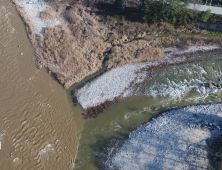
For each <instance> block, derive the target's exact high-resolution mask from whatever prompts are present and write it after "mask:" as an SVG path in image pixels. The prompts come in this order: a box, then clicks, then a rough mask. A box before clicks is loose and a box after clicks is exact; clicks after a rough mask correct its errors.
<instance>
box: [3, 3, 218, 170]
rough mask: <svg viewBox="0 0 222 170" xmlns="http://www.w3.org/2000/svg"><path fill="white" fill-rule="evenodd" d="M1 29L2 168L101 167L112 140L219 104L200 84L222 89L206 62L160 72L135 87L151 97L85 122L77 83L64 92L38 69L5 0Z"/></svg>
mask: <svg viewBox="0 0 222 170" xmlns="http://www.w3.org/2000/svg"><path fill="white" fill-rule="evenodd" d="M0 29H1V32H0V59H1V62H0V72H1V74H0V76H1V77H0V94H1V95H0V134H1V135H0V141H1V149H0V167H1V169H3V170H8V169H16V170H18V169H47V170H50V169H53V170H56V169H72V167H73V166H75V168H74V169H77V170H85V169H86V170H98V169H103V164H102V162H103V160H104V159H106V156H107V153H106V151H107V150H106V148H107V147H109V146H110V145H111V144H112V141H115V139H116V138H122V139H124V138H125V137H127V134H128V133H129V132H130V131H131V130H133V129H134V128H135V127H137V126H138V125H140V124H142V123H144V122H147V121H148V120H149V119H150V118H151V117H152V116H154V115H156V114H158V113H160V112H163V111H166V110H169V109H172V108H179V107H183V106H186V105H196V104H201V103H212V102H215V103H217V102H221V98H222V93H221V91H220V90H217V89H202V88H201V84H202V83H207V82H217V83H222V82H221V81H219V78H222V67H221V65H222V61H219V60H208V61H202V62H194V63H190V64H189V63H187V64H184V65H180V66H167V67H165V68H162V69H158V70H155V71H154V73H152V74H155V75H156V76H155V78H154V79H152V80H151V81H145V82H143V83H142V84H140V85H137V86H136V88H135V94H139V93H143V94H146V95H144V96H143V97H131V98H127V99H123V100H122V101H121V102H120V103H116V104H114V105H112V106H110V107H109V108H108V109H106V110H105V111H104V113H103V114H100V115H99V116H98V117H97V118H96V119H89V120H84V119H83V118H82V115H81V113H83V112H85V111H83V110H82V109H81V107H80V106H79V105H78V106H76V107H74V106H73V104H72V100H71V98H70V91H71V90H72V89H73V88H75V87H76V86H77V85H74V86H73V87H72V88H71V89H70V90H68V91H65V90H64V88H63V87H62V86H61V85H60V84H59V83H58V82H57V81H56V80H55V79H54V78H53V77H52V76H50V75H49V74H48V73H47V71H46V70H44V69H40V70H39V69H37V68H36V65H35V56H34V53H33V49H32V47H31V44H30V42H29V40H28V38H27V35H26V31H25V28H24V24H23V22H22V21H21V19H20V17H19V15H18V13H17V12H16V10H15V7H14V6H13V4H12V3H10V2H9V0H8V1H5V0H0ZM215 54H217V55H218V54H219V53H215ZM84 81H85V80H84ZM83 127H84V128H83ZM77 152H78V156H77V158H76V159H75V157H76V155H77Z"/></svg>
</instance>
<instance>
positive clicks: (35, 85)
mask: <svg viewBox="0 0 222 170" xmlns="http://www.w3.org/2000/svg"><path fill="white" fill-rule="evenodd" d="M20 53H23V55H20ZM0 73H1V74H0V141H1V150H0V169H1V170H9V169H16V170H19V169H23V170H25V169H27V170H30V169H47V170H50V169H53V170H56V169H64V170H65V169H71V168H72V164H73V160H74V158H75V156H76V148H77V145H78V139H79V137H80V131H81V129H82V125H83V124H84V121H85V120H83V119H82V116H81V115H80V112H81V109H80V108H76V109H75V112H73V111H72V110H71V107H70V106H71V105H70V103H69V100H68V99H67V95H66V91H65V90H64V88H63V87H62V86H61V85H60V84H59V83H58V82H57V81H56V80H54V79H53V78H52V77H51V76H50V75H49V74H48V73H47V71H46V70H44V69H41V70H38V69H37V68H36V65H35V56H34V54H33V49H32V47H31V44H30V42H29V40H28V38H27V34H26V31H25V28H24V24H23V22H22V21H21V19H20V17H19V15H18V13H17V11H16V9H15V7H14V6H13V4H12V3H11V2H10V1H9V0H0Z"/></svg>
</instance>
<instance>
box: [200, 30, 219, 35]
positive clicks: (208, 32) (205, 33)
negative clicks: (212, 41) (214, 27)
mask: <svg viewBox="0 0 222 170" xmlns="http://www.w3.org/2000/svg"><path fill="white" fill-rule="evenodd" d="M203 34H204V35H214V36H222V33H221V32H218V31H206V32H204V33H203Z"/></svg>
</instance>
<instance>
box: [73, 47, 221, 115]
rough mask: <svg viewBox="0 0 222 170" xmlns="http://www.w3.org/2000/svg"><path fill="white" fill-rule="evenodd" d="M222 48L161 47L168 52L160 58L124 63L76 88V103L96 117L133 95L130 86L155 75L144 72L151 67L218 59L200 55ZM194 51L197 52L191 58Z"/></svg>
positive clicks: (149, 70)
mask: <svg viewBox="0 0 222 170" xmlns="http://www.w3.org/2000/svg"><path fill="white" fill-rule="evenodd" d="M221 50H222V49H221V48H220V47H213V46H212V47H189V48H188V49H187V50H183V51H181V50H178V48H166V49H163V51H164V52H165V53H166V54H167V55H166V56H165V57H163V58H162V59H161V60H160V61H156V62H150V63H141V64H136V65H124V66H122V67H118V68H115V69H112V70H110V71H108V72H106V73H105V74H102V75H101V76H99V77H96V79H94V80H93V81H90V82H89V83H88V84H86V85H85V86H84V87H82V88H80V89H78V92H76V94H74V95H76V98H77V100H78V102H79V103H80V105H81V106H82V107H83V108H84V109H89V110H88V113H87V115H85V118H95V117H97V114H99V113H100V112H103V110H104V109H105V108H107V107H108V106H109V105H112V104H113V103H115V102H118V101H119V100H120V99H122V98H125V97H129V96H133V94H132V91H133V90H132V89H133V88H134V86H135V85H136V84H139V83H142V82H143V81H144V80H149V79H152V78H154V76H153V75H151V76H147V73H148V72H152V71H153V69H158V68H162V67H164V66H169V65H180V64H184V63H192V62H195V61H202V60H207V59H216V58H217V59H221V54H219V55H218V56H214V57H212V56H210V57H206V58H205V57H202V56H201V54H203V53H210V52H211V53H212V52H213V51H221ZM194 54H198V55H197V56H195V57H193V56H194ZM134 95H135V94H134ZM137 95H138V94H137ZM140 95H143V94H140Z"/></svg>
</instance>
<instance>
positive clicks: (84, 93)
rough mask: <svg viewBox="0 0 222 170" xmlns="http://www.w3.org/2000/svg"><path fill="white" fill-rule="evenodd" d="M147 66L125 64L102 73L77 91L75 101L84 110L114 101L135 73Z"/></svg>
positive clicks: (143, 64)
mask: <svg viewBox="0 0 222 170" xmlns="http://www.w3.org/2000/svg"><path fill="white" fill-rule="evenodd" d="M146 65H147V64H146V63H142V64H127V65H124V66H121V67H118V68H115V69H113V70H111V71H108V72H106V73H104V74H103V75H102V76H100V77H99V78H97V79H95V80H93V81H92V82H90V83H88V84H86V85H85V86H84V87H82V88H81V89H79V90H78V94H77V99H78V101H79V103H80V104H81V106H82V107H83V108H84V109H87V108H89V107H93V106H96V105H99V104H101V103H103V102H105V101H106V100H110V101H112V100H114V98H115V97H119V96H120V95H121V93H124V90H125V88H126V87H129V86H130V83H131V82H132V81H133V80H134V79H135V78H136V77H137V76H138V75H137V71H139V70H140V69H141V68H143V67H145V66H146Z"/></svg>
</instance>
